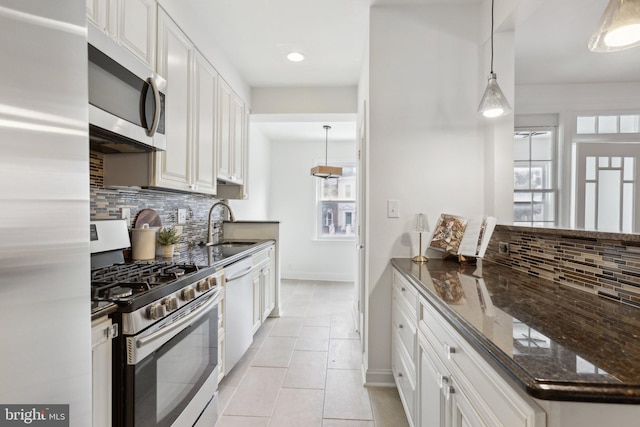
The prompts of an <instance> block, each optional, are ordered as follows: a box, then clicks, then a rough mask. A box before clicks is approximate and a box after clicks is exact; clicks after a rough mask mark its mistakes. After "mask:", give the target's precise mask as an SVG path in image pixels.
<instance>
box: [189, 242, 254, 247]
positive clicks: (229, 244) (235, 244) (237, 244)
mask: <svg viewBox="0 0 640 427" xmlns="http://www.w3.org/2000/svg"><path fill="white" fill-rule="evenodd" d="M256 243H258V242H247V241H242V242H235V241H223V242H218V243H205V242H202V243H200V245H202V246H212V247H214V248H242V247H247V246H252V245H255V244H256Z"/></svg>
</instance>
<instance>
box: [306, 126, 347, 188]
mask: <svg viewBox="0 0 640 427" xmlns="http://www.w3.org/2000/svg"><path fill="white" fill-rule="evenodd" d="M322 127H323V128H324V130H325V142H324V144H325V145H324V166H322V165H318V166H316V167H314V168H311V175H313V176H315V177H318V178H325V179H327V178H338V177H339V176H342V168H341V167H337V166H329V165H328V164H327V158H328V157H327V156H328V151H329V129H331V126H329V125H324V126H322Z"/></svg>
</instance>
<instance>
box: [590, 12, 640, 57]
mask: <svg viewBox="0 0 640 427" xmlns="http://www.w3.org/2000/svg"><path fill="white" fill-rule="evenodd" d="M636 46H640V0H609V4H608V5H607V8H606V9H605V10H604V13H603V14H602V18H600V25H598V29H597V30H596V32H595V33H593V35H592V36H591V38H590V39H589V50H591V51H593V52H615V51H617V50H622V49H628V48H630V47H636Z"/></svg>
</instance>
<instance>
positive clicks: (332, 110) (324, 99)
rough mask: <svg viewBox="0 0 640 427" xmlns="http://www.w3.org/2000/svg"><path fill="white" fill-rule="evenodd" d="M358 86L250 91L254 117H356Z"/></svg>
mask: <svg viewBox="0 0 640 427" xmlns="http://www.w3.org/2000/svg"><path fill="white" fill-rule="evenodd" d="M356 100H357V87H356V86H342V87H286V88H280V87H274V88H252V89H251V102H252V105H251V113H252V114H343V113H347V114H348V113H354V112H355V106H356Z"/></svg>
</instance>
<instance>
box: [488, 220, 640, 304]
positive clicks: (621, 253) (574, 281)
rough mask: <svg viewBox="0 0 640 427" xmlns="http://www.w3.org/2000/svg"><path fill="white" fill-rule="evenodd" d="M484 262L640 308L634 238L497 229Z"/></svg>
mask: <svg viewBox="0 0 640 427" xmlns="http://www.w3.org/2000/svg"><path fill="white" fill-rule="evenodd" d="M499 242H508V243H509V254H508V255H504V254H500V253H499V250H498V243H499ZM485 259H486V260H487V261H492V262H495V263H497V264H502V265H505V266H507V267H511V268H513V269H515V270H519V271H522V272H525V273H528V274H531V275H533V276H537V277H542V278H545V279H548V280H552V281H554V282H556V283H560V284H563V285H567V286H571V287H573V288H577V289H580V290H583V291H587V292H591V293H595V294H599V295H601V296H605V297H609V298H611V299H614V300H616V301H619V302H622V303H626V304H629V305H633V306H635V307H639V308H640V235H634V234H614V233H598V232H587V231H577V230H556V229H536V228H532V227H515V226H506V225H498V226H496V229H495V230H494V233H493V235H492V237H491V241H490V243H489V247H488V248H487V252H486V254H485Z"/></svg>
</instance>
